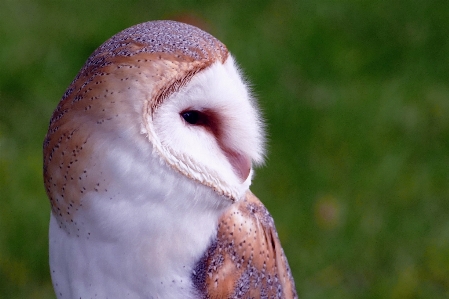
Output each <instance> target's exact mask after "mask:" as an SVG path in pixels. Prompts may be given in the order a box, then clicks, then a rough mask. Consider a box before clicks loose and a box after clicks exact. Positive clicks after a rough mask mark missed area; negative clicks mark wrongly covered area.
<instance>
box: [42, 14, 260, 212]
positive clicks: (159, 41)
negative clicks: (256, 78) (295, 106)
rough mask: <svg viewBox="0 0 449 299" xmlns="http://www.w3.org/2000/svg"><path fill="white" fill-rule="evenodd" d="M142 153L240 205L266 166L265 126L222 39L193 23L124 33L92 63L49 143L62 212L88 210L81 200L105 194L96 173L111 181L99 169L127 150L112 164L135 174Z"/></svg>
mask: <svg viewBox="0 0 449 299" xmlns="http://www.w3.org/2000/svg"><path fill="white" fill-rule="evenodd" d="M119 151H122V152H125V151H126V155H125V154H120V153H119ZM133 151H140V152H139V154H140V155H141V156H142V154H141V152H145V153H146V154H148V155H149V156H148V159H152V158H154V157H157V159H159V160H160V161H161V163H163V164H165V165H168V166H169V167H170V168H171V169H172V170H173V171H175V172H178V173H180V174H182V175H184V176H185V177H187V178H189V179H191V180H193V181H195V182H197V183H200V184H202V185H205V186H207V187H209V188H212V189H213V190H214V191H215V192H216V193H218V194H220V195H222V196H224V197H226V198H227V199H229V200H231V201H238V200H240V199H241V198H242V197H243V196H244V194H245V192H246V191H247V190H248V188H249V185H250V183H251V178H252V174H253V170H252V169H253V168H252V167H253V165H257V164H260V163H262V162H263V156H264V132H263V124H262V120H261V117H260V114H259V112H258V109H257V107H256V103H255V101H254V99H253V97H252V95H251V92H250V90H249V87H248V84H247V83H246V82H245V80H244V79H243V78H242V75H241V72H240V71H239V69H238V67H237V65H236V62H235V60H234V58H233V57H232V55H231V54H230V53H229V52H228V50H227V49H226V47H225V46H224V45H223V44H222V43H221V42H220V41H218V40H217V39H216V38H214V37H213V36H211V35H210V34H208V33H206V32H204V31H202V30H200V29H198V28H196V27H193V26H190V25H187V24H183V23H178V22H174V21H154V22H147V23H143V24H139V25H136V26H133V27H131V28H128V29H126V30H124V31H122V32H120V33H118V34H116V35H115V36H113V37H112V38H110V39H109V40H107V41H106V42H105V43H104V44H103V45H101V46H100V47H99V48H98V49H97V50H96V51H95V52H94V53H93V54H92V55H91V56H90V57H89V58H88V60H87V62H86V64H85V65H84V67H83V68H82V69H81V71H80V72H79V74H78V75H77V76H76V78H75V79H74V80H73V82H72V83H71V85H70V86H69V88H68V89H67V91H66V92H65V94H64V96H63V98H62V100H61V101H60V103H59V105H58V107H57V109H56V110H55V112H54V114H53V116H52V119H51V121H50V127H49V131H48V134H47V136H46V138H45V142H44V180H45V185H46V190H47V194H48V195H49V198H50V201H51V203H52V208H53V212H54V213H55V214H56V215H59V216H64V215H65V216H64V217H65V218H67V217H68V218H71V216H70V215H72V214H73V213H75V212H76V210H77V209H78V208H79V206H80V205H81V204H82V203H81V200H77V198H81V197H82V196H83V194H85V193H87V192H89V191H98V192H99V191H101V190H102V186H101V184H102V182H100V181H98V182H97V181H95V180H92V177H105V176H106V177H107V174H106V173H105V172H108V170H105V168H104V167H102V168H101V167H95V165H97V164H99V163H100V162H101V160H103V157H104V156H106V155H108V156H113V157H114V153H115V152H117V153H116V154H115V156H116V157H120V158H117V159H112V160H114V161H112V162H111V161H110V162H108V163H110V164H111V163H112V164H117V165H120V167H121V168H120V169H121V171H122V172H124V173H125V174H126V173H127V172H128V173H132V172H133V173H135V172H136V171H137V170H136V169H137V168H138V165H136V163H135V161H132V158H127V157H130V155H129V153H130V152H133ZM148 152H151V153H148ZM150 154H151V155H150ZM110 160H111V159H110ZM145 171H152V170H151V169H145V170H141V175H142V176H145ZM99 172H101V173H99ZM89 176H90V178H89ZM160 183H161V184H163V183H164V182H163V181H161V182H160Z"/></svg>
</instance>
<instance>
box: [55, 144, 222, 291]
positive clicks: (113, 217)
mask: <svg viewBox="0 0 449 299" xmlns="http://www.w3.org/2000/svg"><path fill="white" fill-rule="evenodd" d="M109 146H110V144H109ZM134 148H135V149H134V150H131V148H130V147H128V146H126V145H123V144H118V145H116V146H115V147H114V151H111V152H109V153H108V152H102V154H103V155H106V159H105V157H103V159H101V161H105V162H104V163H102V164H96V165H95V169H96V172H97V175H98V176H103V177H104V181H105V183H104V185H103V186H104V188H103V189H101V190H96V191H91V192H86V195H85V196H84V197H83V199H82V207H81V209H80V211H78V214H77V215H76V219H75V221H74V223H73V224H71V225H68V226H67V227H66V229H64V228H61V227H60V225H59V224H58V222H57V221H56V219H55V217H54V216H53V215H52V220H51V225H50V251H51V254H50V256H51V260H50V266H51V270H52V278H53V282H54V285H55V290H56V293H57V294H58V293H63V295H62V296H60V298H90V297H94V295H96V296H97V297H99V298H125V297H126V298H140V297H142V296H143V295H144V296H145V297H148V296H149V298H153V297H154V298H190V297H192V296H193V295H194V294H193V290H192V284H191V281H190V279H191V276H192V271H193V267H194V265H195V262H196V261H198V260H199V259H200V257H201V256H202V254H203V253H204V251H205V250H206V248H207V247H208V245H209V244H210V242H211V240H212V238H213V237H214V236H215V235H216V226H217V221H218V217H219V216H220V215H221V213H222V212H223V211H224V209H225V208H226V207H227V206H228V205H229V204H230V202H227V201H226V200H225V199H224V198H223V197H220V196H219V195H218V194H216V193H215V192H213V190H212V189H210V188H208V187H206V186H203V185H201V184H199V183H197V182H194V181H192V180H190V179H188V178H187V177H185V176H184V175H181V174H180V173H177V172H176V171H174V170H172V169H171V168H170V167H168V166H166V165H164V164H163V163H162V162H161V161H160V159H159V158H158V157H157V155H155V154H154V153H151V149H149V148H139V147H135V145H134ZM100 152H101V151H99V153H100ZM94 158H95V157H94ZM97 161H100V159H99V160H97Z"/></svg>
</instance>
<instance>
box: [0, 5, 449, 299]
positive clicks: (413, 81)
mask: <svg viewBox="0 0 449 299" xmlns="http://www.w3.org/2000/svg"><path fill="white" fill-rule="evenodd" d="M154 19H177V20H185V21H188V22H193V23H195V24H197V25H200V26H201V27H202V28H204V29H206V30H207V31H209V32H211V33H212V34H213V35H215V36H216V37H218V38H219V39H220V40H222V41H223V42H224V43H225V44H226V45H227V46H228V48H229V49H230V51H231V52H232V53H233V54H234V56H235V57H236V58H237V60H238V61H239V63H240V65H241V66H242V68H243V70H244V72H245V74H246V76H247V77H248V79H249V80H250V81H251V82H252V84H253V89H254V92H255V94H256V95H257V97H258V98H259V103H260V106H261V108H262V110H263V111H264V115H265V118H266V120H267V123H268V149H269V150H268V156H267V157H268V158H267V163H266V166H265V167H263V168H261V169H259V170H258V171H257V175H256V177H255V179H254V183H253V187H252V189H253V191H254V193H256V194H257V195H258V196H259V197H260V198H261V200H262V201H263V202H264V203H265V204H266V206H267V207H268V209H269V210H270V211H271V213H272V214H273V216H274V218H275V221H276V225H277V228H278V231H279V235H280V238H281V240H282V244H283V246H284V250H285V252H286V254H287V256H288V259H289V262H290V265H291V268H292V270H293V275H294V277H295V280H296V285H297V289H298V292H299V294H300V295H301V297H302V298H446V297H449V217H448V215H449V204H448V200H449V38H448V37H449V2H447V1H437V0H430V1H428V0H427V1H424V0H412V1H405V0H390V1H387V0H378V1H356V0H346V1H343V0H342V1H330V0H314V1H311V0H301V1H246V2H242V1H227V2H225V1H223V2H213V1H184V2H181V1H174V0H169V1H143V0H141V1H137V0H130V1H116V0H112V1H87V0H78V1H69V0H64V1H50V0H47V1H44V0H36V1H25V0H16V1H12V0H4V1H3V2H2V3H1V4H0V70H1V71H0V298H54V295H53V291H52V287H51V282H50V276H49V270H48V265H47V264H48V257H47V250H48V247H47V246H48V245H47V227H48V218H49V203H48V201H47V199H46V195H45V192H44V188H43V184H42V175H41V173H42V171H41V168H42V161H41V156H42V153H41V148H42V146H41V144H42V140H43V138H44V135H45V132H46V129H47V124H48V121H49V118H50V115H51V113H52V111H53V109H54V108H55V107H56V105H57V102H58V100H59V98H60V97H61V95H62V94H63V93H64V91H65V88H66V87H67V86H68V85H69V83H70V82H71V80H72V79H73V78H74V77H75V75H76V73H77V72H78V70H79V69H80V68H81V66H82V65H83V63H84V61H85V60H86V59H87V57H88V56H89V55H90V53H91V52H92V51H93V50H95V48H96V47H98V46H99V45H100V44H101V43H102V42H103V41H105V40H106V39H107V38H109V37H110V36H112V35H113V34H115V33H117V32H118V31H120V30H122V29H124V28H126V27H129V26H131V25H134V24H136V23H140V22H144V21H147V20H154Z"/></svg>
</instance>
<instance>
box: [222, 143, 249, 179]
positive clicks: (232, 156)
mask: <svg viewBox="0 0 449 299" xmlns="http://www.w3.org/2000/svg"><path fill="white" fill-rule="evenodd" d="M226 156H227V158H228V160H229V162H230V163H231V165H232V167H233V168H234V172H235V174H237V176H238V177H239V178H240V179H241V180H242V183H243V182H244V181H246V179H247V178H248V176H249V173H250V172H251V159H250V158H249V157H248V156H246V155H245V154H241V153H237V152H233V151H227V152H226Z"/></svg>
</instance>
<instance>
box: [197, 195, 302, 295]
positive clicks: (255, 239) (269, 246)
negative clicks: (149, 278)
mask: <svg viewBox="0 0 449 299" xmlns="http://www.w3.org/2000/svg"><path fill="white" fill-rule="evenodd" d="M193 281H194V285H195V287H196V288H197V289H198V291H199V292H200V293H201V296H202V297H203V298H217V299H218V298H297V294H296V290H295V284H294V281H293V278H292V275H291V272H290V268H289V266H288V263H287V259H286V257H285V255H284V252H283V250H282V248H281V244H280V242H279V238H278V235H277V232H276V228H275V226H274V222H273V218H272V217H271V215H270V214H269V213H268V211H267V209H266V208H265V207H264V206H263V204H262V203H261V202H260V201H259V199H257V197H255V196H254V194H252V193H251V192H248V193H247V195H246V198H245V199H244V200H241V201H239V202H237V203H235V204H233V205H232V206H231V208H230V209H228V210H227V211H226V212H225V213H224V214H223V215H222V216H221V218H220V220H219V226H218V232H217V238H216V240H214V241H213V243H212V245H211V246H210V247H209V249H208V251H207V252H206V254H205V255H204V256H203V258H202V259H201V260H200V261H199V262H198V263H197V265H196V268H195V271H194V274H193Z"/></svg>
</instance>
